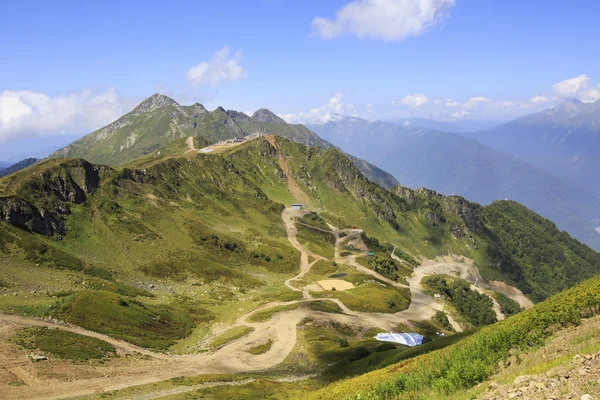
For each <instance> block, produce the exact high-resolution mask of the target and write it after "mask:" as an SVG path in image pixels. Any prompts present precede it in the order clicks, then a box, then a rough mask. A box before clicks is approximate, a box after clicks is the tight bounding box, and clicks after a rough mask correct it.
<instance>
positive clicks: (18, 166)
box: [0, 158, 40, 177]
mask: <svg viewBox="0 0 600 400" xmlns="http://www.w3.org/2000/svg"><path fill="white" fill-rule="evenodd" d="M38 161H40V160H39V159H37V158H26V159H24V160H21V161H19V162H18V163H14V164H9V165H8V166H7V167H5V168H0V177H2V176H4V175H8V174H12V173H13V172H17V171H20V170H22V169H23V168H27V167H29V166H30V165H33V164H35V163H36V162H38Z"/></svg>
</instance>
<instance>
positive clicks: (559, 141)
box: [466, 99, 600, 193]
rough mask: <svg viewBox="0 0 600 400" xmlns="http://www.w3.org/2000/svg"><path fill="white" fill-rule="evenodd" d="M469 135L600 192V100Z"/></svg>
mask: <svg viewBox="0 0 600 400" xmlns="http://www.w3.org/2000/svg"><path fill="white" fill-rule="evenodd" d="M466 136H468V137H471V138H474V139H477V140H479V141H480V142H481V143H483V144H485V145H487V146H489V147H491V148H494V149H496V150H499V151H502V152H504V153H506V154H511V155H514V156H515V157H519V158H520V159H522V160H524V161H527V162H529V163H531V164H533V165H537V166H539V167H541V168H544V169H546V170H547V171H550V172H551V173H553V174H555V175H557V176H560V177H563V178H565V179H567V180H569V181H572V182H577V183H578V184H579V185H580V186H581V187H583V188H586V189H590V190H593V191H595V192H596V193H600V178H599V176H598V171H600V156H599V155H600V100H598V101H596V102H594V103H584V102H581V101H579V100H575V99H573V100H568V101H565V102H563V103H561V104H559V105H557V106H556V107H554V108H550V109H548V110H545V111H542V112H539V113H535V114H530V115H526V116H524V117H521V118H518V119H516V120H514V121H511V122H508V123H506V124H503V125H500V126H498V127H496V128H493V129H490V130H486V131H481V132H474V133H470V134H467V135H466Z"/></svg>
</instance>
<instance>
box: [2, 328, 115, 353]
mask: <svg viewBox="0 0 600 400" xmlns="http://www.w3.org/2000/svg"><path fill="white" fill-rule="evenodd" d="M12 341H13V342H14V343H16V344H17V345H19V346H21V347H23V348H25V349H28V350H39V351H41V352H42V353H44V354H48V355H50V356H55V357H58V358H64V359H69V360H75V361H87V360H97V359H102V358H105V357H110V356H114V355H115V354H116V351H115V348H114V347H113V346H112V345H111V344H109V343H106V342H104V341H102V340H99V339H96V338H91V337H88V336H82V335H78V334H76V333H72V332H67V331H61V330H57V329H48V328H24V329H22V330H20V331H18V332H17V333H16V334H15V335H14V336H13V338H12Z"/></svg>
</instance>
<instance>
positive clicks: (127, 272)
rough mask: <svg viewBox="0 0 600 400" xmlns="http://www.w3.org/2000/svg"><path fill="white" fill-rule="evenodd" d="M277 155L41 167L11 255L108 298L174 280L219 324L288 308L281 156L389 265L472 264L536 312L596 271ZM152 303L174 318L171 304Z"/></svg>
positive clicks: (537, 238)
mask: <svg viewBox="0 0 600 400" xmlns="http://www.w3.org/2000/svg"><path fill="white" fill-rule="evenodd" d="M277 142H278V148H279V150H277V149H275V148H274V147H273V146H272V145H271V144H270V143H268V142H267V141H266V140H264V139H257V140H254V141H251V142H249V143H247V144H245V145H243V146H238V147H236V148H233V149H232V150H231V151H227V152H224V153H222V154H221V155H202V154H198V155H192V156H188V157H186V158H165V159H160V160H156V159H154V158H152V159H151V160H147V161H143V160H144V159H143V158H142V159H140V161H139V162H137V163H136V166H135V167H131V168H111V167H106V166H97V165H93V164H90V163H87V162H85V161H80V160H69V161H63V160H49V161H45V162H42V163H39V164H36V165H35V166H34V167H32V168H30V169H27V170H24V171H21V172H18V173H16V174H13V175H10V176H8V177H6V178H4V179H3V180H0V190H1V191H2V192H1V197H0V217H1V218H2V220H3V221H5V222H3V223H2V224H0V234H2V235H3V237H4V238H5V239H4V240H3V246H2V251H3V252H4V253H5V254H9V255H11V256H12V257H17V258H19V259H22V260H24V261H26V262H30V263H35V264H39V266H47V267H49V268H54V269H57V268H58V269H68V270H70V271H74V272H77V273H82V274H87V275H94V277H95V279H99V280H104V281H107V283H106V285H108V286H109V287H111V288H112V287H115V289H114V290H112V291H118V290H125V289H122V288H121V286H123V285H126V286H127V285H128V286H132V285H133V286H138V287H140V288H143V289H147V288H148V287H149V286H148V285H150V284H151V282H161V281H162V280H165V279H166V280H167V281H168V282H169V284H168V285H169V286H171V287H172V288H176V289H175V293H185V292H186V291H189V292H192V293H194V294H195V295H198V296H199V297H200V298H201V300H199V303H200V304H201V305H202V307H201V308H209V309H211V310H212V311H213V312H215V310H214V307H211V304H212V305H216V303H215V301H219V302H233V301H234V300H237V301H239V300H240V299H241V298H244V299H245V300H244V301H248V302H249V304H251V303H253V304H256V302H261V301H265V298H264V297H262V296H264V294H265V293H270V294H269V296H274V297H277V296H279V295H283V294H284V293H285V290H284V289H282V288H281V287H279V288H278V289H276V286H277V285H276V282H281V280H283V278H284V276H286V274H291V273H292V272H293V271H294V270H295V269H296V268H297V257H298V256H297V252H296V250H295V249H293V248H292V247H291V246H290V245H289V242H288V241H287V239H286V236H285V231H284V229H283V227H282V225H281V222H280V221H281V219H280V217H279V214H280V211H281V210H282V208H283V204H288V205H289V204H290V203H292V202H293V201H295V200H294V198H293V196H292V195H291V194H290V192H289V191H288V188H287V178H286V175H285V174H284V172H283V171H282V170H281V168H280V166H279V164H278V151H280V152H281V153H282V154H283V155H284V157H285V160H286V163H287V167H288V169H289V174H290V176H291V177H292V178H293V179H294V180H295V181H296V182H297V184H298V185H299V187H300V188H301V190H302V191H303V192H304V193H305V194H306V195H307V196H308V198H309V199H310V207H311V208H312V209H313V210H317V211H318V212H319V215H320V216H321V217H323V218H325V219H326V220H328V221H330V222H331V223H333V224H335V225H336V226H338V227H340V228H344V227H352V226H356V225H359V226H360V227H361V228H362V229H364V230H365V231H366V232H367V234H368V235H369V237H373V238H376V239H378V241H379V242H380V243H382V244H385V246H384V250H383V251H384V252H385V251H387V252H391V249H392V246H391V245H392V244H393V245H397V246H399V248H400V251H401V252H402V251H403V252H405V253H406V254H407V255H410V256H409V257H411V256H412V257H414V258H417V259H418V258H419V257H428V258H432V257H435V256H437V255H443V254H447V253H453V254H461V255H465V256H467V257H469V258H471V259H474V260H475V262H476V265H477V267H479V269H480V271H481V273H482V275H483V276H484V278H486V279H499V280H504V281H506V282H508V283H511V284H514V285H516V286H517V287H518V288H520V289H521V290H523V291H524V292H525V293H526V294H527V295H528V296H529V297H530V298H532V299H533V300H535V301H539V300H542V299H544V298H546V297H547V296H549V295H552V294H554V293H557V292H558V291H560V290H562V289H564V288H567V287H569V286H572V285H574V284H575V283H577V282H579V281H581V280H583V279H585V278H588V277H590V276H592V275H593V274H594V273H597V272H598V271H599V269H600V256H599V255H598V254H597V253H595V252H593V251H592V250H590V249H589V248H587V247H586V246H584V245H582V244H580V243H579V242H577V241H576V240H574V239H572V238H570V237H569V236H568V235H567V234H566V233H562V232H559V231H558V230H557V229H556V227H555V226H554V225H553V224H552V223H551V222H549V221H546V220H544V219H543V218H541V217H539V216H537V215H536V214H534V213H533V212H531V211H529V210H527V209H526V208H524V207H522V206H520V205H518V204H517V203H514V202H497V203H494V204H492V205H490V206H487V207H481V206H479V205H477V204H473V203H469V202H467V201H465V200H464V199H462V198H460V197H457V196H451V197H444V196H441V195H438V194H436V193H434V192H431V191H426V190H416V191H413V190H409V189H407V188H403V187H400V186H397V187H395V188H394V189H393V190H391V191H388V190H385V189H383V188H381V187H380V186H378V185H376V184H374V183H372V182H371V181H369V180H368V179H366V178H365V177H364V176H363V175H362V174H361V173H360V171H359V170H358V169H357V168H356V166H355V165H354V163H353V162H352V161H351V160H349V159H348V158H347V157H346V155H344V154H343V153H341V152H340V151H338V150H335V149H322V148H316V147H305V146H303V145H300V144H297V143H293V142H290V141H288V140H286V139H284V138H278V139H277ZM6 222H9V223H10V224H7V223H6ZM15 227H17V228H19V229H15ZM315 237H318V235H316V234H315ZM315 243H317V242H315ZM322 243H323V244H322V246H326V245H327V244H326V242H322ZM386 246H387V247H386ZM324 251H329V250H324ZM331 251H332V250H331ZM256 254H258V255H259V257H255V255H256ZM261 254H262V255H264V256H266V257H264V256H260V255H261ZM328 254H329V253H327V254H323V255H328ZM382 254H383V253H382ZM398 254H401V253H400V252H399V253H398ZM278 255H279V256H281V257H278ZM331 255H332V253H331V254H329V256H331ZM267 260H268V261H267ZM39 266H38V267H39ZM140 282H144V283H143V284H141V285H140ZM152 284H154V285H156V283H152ZM203 285H211V289H210V291H211V293H209V292H207V291H206V290H204V289H202V288H203ZM119 288H121V289H119ZM261 297H262V298H261ZM151 302H158V303H164V302H167V303H172V304H170V306H172V307H175V306H177V304H176V301H175V300H174V298H173V296H167V297H166V298H163V297H161V299H160V300H152V301H151ZM226 309H227V307H222V309H219V310H217V311H216V313H217V314H219V312H225V311H226Z"/></svg>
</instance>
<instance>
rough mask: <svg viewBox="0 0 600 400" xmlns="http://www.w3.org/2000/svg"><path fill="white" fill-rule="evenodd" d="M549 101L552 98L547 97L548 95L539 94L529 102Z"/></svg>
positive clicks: (541, 102)
mask: <svg viewBox="0 0 600 400" xmlns="http://www.w3.org/2000/svg"><path fill="white" fill-rule="evenodd" d="M549 101H550V99H549V98H547V97H546V96H538V95H535V96H533V97H532V98H531V99H529V102H531V103H533V104H543V103H548V102H549Z"/></svg>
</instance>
